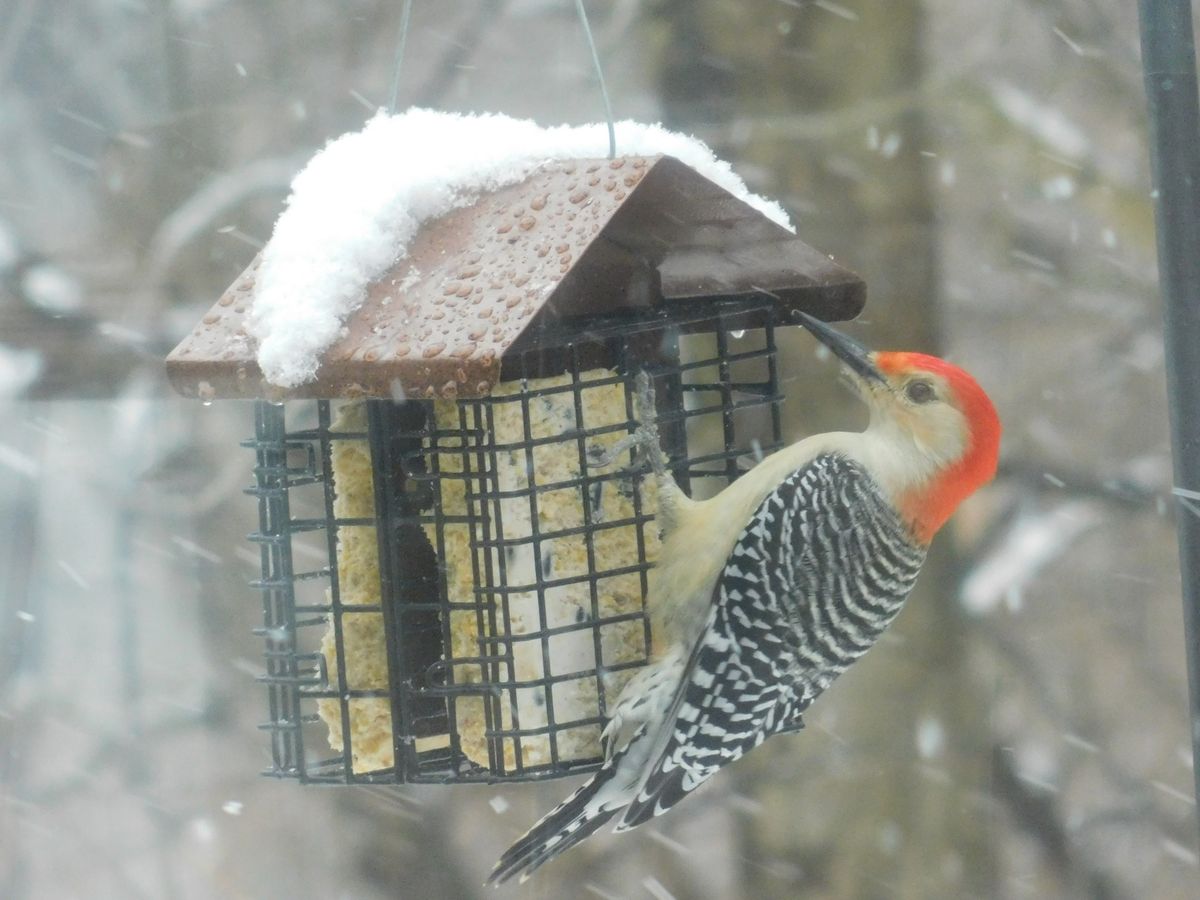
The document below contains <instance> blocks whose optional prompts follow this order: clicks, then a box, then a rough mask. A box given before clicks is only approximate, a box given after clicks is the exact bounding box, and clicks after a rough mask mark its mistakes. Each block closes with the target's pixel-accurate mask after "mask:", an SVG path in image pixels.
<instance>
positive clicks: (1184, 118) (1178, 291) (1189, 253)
mask: <svg viewBox="0 0 1200 900" xmlns="http://www.w3.org/2000/svg"><path fill="white" fill-rule="evenodd" d="M1138 13H1139V17H1140V20H1141V31H1142V69H1143V73H1144V75H1145V80H1146V96H1147V99H1148V102H1149V110H1150V151H1151V161H1152V165H1153V173H1154V189H1155V190H1154V196H1155V204H1154V206H1155V212H1156V218H1157V221H1158V268H1159V283H1160V284H1161V286H1162V299H1163V331H1164V332H1165V334H1164V337H1165V340H1166V349H1167V357H1166V359H1167V391H1168V403H1169V408H1170V413H1171V438H1172V449H1173V451H1174V456H1175V488H1176V493H1177V494H1178V495H1179V497H1180V499H1186V497H1185V496H1184V495H1185V494H1190V493H1191V492H1195V491H1200V104H1198V103H1197V93H1196V49H1195V46H1194V45H1193V41H1192V9H1191V2H1190V0H1139V3H1138ZM1176 518H1177V525H1178V530H1179V564H1180V567H1181V569H1182V575H1183V622H1184V635H1185V638H1186V640H1187V665H1188V690H1189V695H1190V698H1191V699H1190V712H1191V731H1192V763H1193V773H1196V772H1197V769H1196V764H1197V763H1200V645H1198V642H1200V515H1197V514H1196V512H1195V508H1194V505H1191V508H1189V504H1184V503H1179V504H1177V517H1176ZM1196 792H1197V795H1198V796H1200V776H1198V777H1197V779H1196Z"/></svg>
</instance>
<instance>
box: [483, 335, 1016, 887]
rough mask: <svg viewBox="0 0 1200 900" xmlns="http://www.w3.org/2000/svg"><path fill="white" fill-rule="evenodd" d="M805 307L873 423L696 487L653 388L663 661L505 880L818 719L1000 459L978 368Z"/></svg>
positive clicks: (631, 819)
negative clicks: (854, 329)
mask: <svg viewBox="0 0 1200 900" xmlns="http://www.w3.org/2000/svg"><path fill="white" fill-rule="evenodd" d="M802 322H803V324H804V325H805V326H806V327H807V328H808V329H809V330H810V331H811V332H813V334H814V335H815V336H816V337H817V338H818V339H819V340H821V342H822V343H824V344H825V345H826V346H828V347H829V349H830V350H832V351H833V353H835V354H836V355H837V356H838V357H839V358H840V359H841V360H842V361H843V362H844V363H845V364H846V367H847V369H848V371H849V373H850V376H851V377H850V380H851V382H852V384H853V385H854V386H855V388H856V389H857V392H858V394H859V395H860V396H861V397H862V399H863V400H864V401H865V402H866V404H867V406H868V407H870V413H871V418H870V424H869V425H868V426H867V428H866V430H865V431H863V432H861V433H847V432H833V433H829V434H821V435H816V436H814V437H810V438H807V439H805V440H802V441H800V442H798V443H796V444H793V445H792V446H790V447H787V448H786V449H783V450H780V451H779V452H777V453H775V454H773V455H771V456H769V457H767V458H766V459H764V460H763V461H762V462H761V463H759V464H758V465H757V466H756V467H755V468H753V469H752V470H751V471H750V472H748V473H746V474H745V475H744V476H742V477H741V478H740V479H739V480H737V481H735V482H734V483H733V484H731V485H730V486H729V487H727V488H725V489H724V490H723V491H721V493H719V494H717V495H716V496H715V497H713V498H711V499H709V500H704V501H694V500H691V499H689V498H688V497H687V496H686V495H685V494H684V493H683V492H682V491H681V490H680V489H679V487H678V486H677V485H676V484H675V482H674V480H673V479H672V478H671V477H670V475H668V474H667V473H666V471H665V469H664V468H663V465H662V460H661V452H660V450H659V447H658V434H657V431H656V429H655V427H654V424H653V421H652V420H651V418H650V416H649V415H648V413H651V412H652V411H653V403H649V404H646V403H645V401H643V404H642V411H641V412H640V413H639V415H641V417H642V418H643V420H644V421H643V423H642V425H641V427H640V428H639V429H638V431H637V432H636V433H635V434H634V435H632V436H631V437H630V438H629V439H627V440H628V443H626V446H628V445H629V443H637V444H640V445H644V446H646V447H647V448H648V449H649V450H650V451H651V452H650V456H651V459H652V460H653V461H654V464H655V469H656V474H657V478H658V482H659V498H660V501H659V514H660V520H661V525H662V528H663V532H664V542H663V547H662V553H661V555H660V557H659V560H658V563H657V565H656V566H655V568H654V569H653V571H652V572H651V579H650V589H649V594H648V596H647V609H648V611H649V614H650V617H651V626H652V633H653V637H654V647H653V652H652V655H651V662H650V664H649V665H647V666H646V667H645V668H643V669H641V670H639V671H638V673H637V675H635V676H634V677H633V678H632V679H631V680H630V681H629V683H628V684H627V685H626V686H625V688H624V690H623V691H622V692H621V695H620V696H619V697H618V699H617V702H616V704H615V705H614V707H613V711H612V716H611V718H610V719H609V721H608V724H607V725H606V727H605V729H604V734H603V741H604V750H605V761H604V764H603V765H602V766H601V768H600V769H599V770H598V771H597V772H596V773H595V774H594V775H593V776H592V778H591V780H589V781H588V782H587V783H586V784H584V785H583V786H582V787H580V788H579V789H578V790H577V791H575V793H574V794H572V795H571V796H570V797H568V798H567V799H566V800H564V801H563V802H562V803H561V804H560V805H559V806H558V807H557V808H556V809H554V810H553V811H552V812H551V813H550V814H549V815H547V816H546V817H545V818H543V819H542V820H541V821H540V822H538V823H537V824H536V825H534V826H533V828H531V829H530V830H529V832H528V833H527V834H526V835H525V836H524V837H523V838H521V839H520V840H519V841H517V842H516V843H515V844H514V845H513V846H512V847H510V848H509V849H508V851H507V852H506V853H505V854H504V856H503V857H502V858H501V859H500V861H499V862H498V863H497V864H496V868H495V870H494V871H493V872H492V875H491V879H490V880H491V881H492V882H495V883H499V882H503V881H505V880H507V879H508V878H511V877H512V876H513V875H516V874H518V873H519V874H520V875H521V877H522V880H523V879H524V878H527V877H528V876H529V875H530V873H532V872H533V871H534V870H535V869H537V868H538V867H539V866H541V865H542V864H543V863H545V862H546V861H547V860H549V859H551V858H553V857H555V856H557V855H558V854H559V853H562V852H563V851H564V850H566V849H567V848H569V847H571V846H573V845H574V844H577V843H578V842H579V841H581V840H583V839H584V838H585V837H587V836H588V835H590V834H592V833H593V832H595V831H596V830H597V829H599V828H600V827H601V826H602V825H604V824H605V823H606V822H608V821H609V820H611V819H613V818H614V817H617V816H619V817H620V818H619V819H618V821H617V824H616V828H615V830H616V831H626V830H628V829H630V828H633V827H634V826H637V825H640V824H642V823H643V822H645V821H647V820H648V819H650V818H652V817H654V816H656V815H659V814H660V813H662V812H664V811H666V810H667V809H669V808H670V807H672V806H674V805H675V804H676V803H677V802H679V801H680V800H681V799H683V798H684V797H685V796H687V794H688V793H689V792H690V791H692V790H693V789H694V788H696V787H698V786H699V785H700V784H702V783H703V782H704V781H706V780H707V779H708V778H710V777H711V776H712V775H713V774H714V773H715V772H716V771H717V770H718V769H720V768H721V767H722V766H724V765H726V764H728V763H731V762H733V761H734V760H736V759H738V758H739V757H741V756H742V755H743V754H745V753H746V752H747V751H749V750H752V749H753V748H755V747H757V746H758V745H759V744H761V743H762V742H763V741H764V740H766V739H767V738H768V737H771V736H772V735H775V734H781V733H786V732H789V731H795V730H798V729H799V728H801V727H802V726H803V722H802V719H801V714H802V713H803V712H804V710H805V709H807V708H808V706H809V704H811V703H812V702H813V700H815V699H816V698H817V697H818V696H819V695H820V694H821V692H822V691H824V690H825V689H826V688H827V687H829V685H830V683H832V682H833V680H834V679H835V678H837V677H838V676H839V675H840V674H842V672H844V671H846V669H847V668H848V667H849V666H850V665H851V663H853V662H854V661H855V660H856V659H858V658H859V657H860V656H862V654H863V653H865V652H866V651H867V650H868V649H869V648H870V647H871V646H872V645H873V644H874V643H875V641H876V640H877V639H878V638H879V636H880V634H881V633H882V632H883V630H884V629H885V628H886V627H887V626H888V624H890V623H891V621H892V620H893V619H894V618H895V616H896V614H897V613H898V612H899V611H900V608H901V606H902V604H903V603H904V600H905V598H906V597H907V596H908V594H909V592H910V591H911V590H912V587H913V583H914V582H915V581H916V578H917V573H918V571H920V568H921V564H922V562H923V561H924V559H925V550H926V547H927V546H928V544H929V541H930V539H931V538H932V537H933V535H934V533H935V532H936V531H937V530H938V529H939V528H940V527H941V526H942V524H943V523H944V522H945V521H946V520H947V519H948V518H949V517H950V515H951V513H953V512H954V509H955V507H957V506H958V504H959V503H960V502H961V501H962V500H963V499H965V498H966V497H967V496H969V495H970V494H971V493H972V492H973V491H974V490H975V489H976V488H978V487H979V486H980V485H982V484H984V483H985V482H987V481H988V480H990V479H991V477H992V475H993V474H994V473H995V470H996V459H997V454H998V451H999V445H1000V421H999V419H998V418H997V416H996V411H995V409H994V408H993V406H992V403H991V401H990V400H989V399H988V397H987V395H986V394H985V393H984V392H983V390H982V389H981V388H980V387H979V385H978V384H976V383H975V380H974V379H973V378H972V377H971V376H970V375H968V374H967V373H966V372H964V371H963V370H962V369H960V368H958V367H957V366H954V365H951V364H950V363H948V362H945V361H943V360H941V359H938V358H936V357H932V356H925V355H923V354H919V353H885V352H880V353H870V352H868V351H867V350H866V349H865V348H863V347H862V346H860V345H859V344H857V343H856V342H855V341H852V340H851V339H849V338H847V337H846V336H844V335H842V334H840V333H838V332H837V331H834V330H833V329H832V328H830V327H829V326H828V325H825V324H824V323H822V322H820V321H818V320H816V319H813V318H811V317H809V316H803V317H802ZM648 390H649V388H648V382H646V383H645V386H644V387H643V392H648ZM610 458H611V457H610Z"/></svg>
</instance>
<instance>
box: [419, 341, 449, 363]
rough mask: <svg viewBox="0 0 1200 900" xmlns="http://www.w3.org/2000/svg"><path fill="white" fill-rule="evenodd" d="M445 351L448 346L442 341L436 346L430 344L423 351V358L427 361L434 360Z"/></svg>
mask: <svg viewBox="0 0 1200 900" xmlns="http://www.w3.org/2000/svg"><path fill="white" fill-rule="evenodd" d="M445 349H446V345H445V344H443V343H442V342H441V341H438V342H437V343H436V344H430V345H429V346H427V347H426V348H425V349H424V350H422V351H421V356H423V357H424V358H425V359H433V358H434V357H435V356H438V355H440V354H441V352H442V351H443V350H445Z"/></svg>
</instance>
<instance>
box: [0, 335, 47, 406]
mask: <svg viewBox="0 0 1200 900" xmlns="http://www.w3.org/2000/svg"><path fill="white" fill-rule="evenodd" d="M44 368H45V360H43V359H42V355H41V354H40V353H38V351H36V350H32V349H28V348H23V347H10V346H8V345H7V344H0V400H8V399H11V398H13V397H19V396H20V395H21V394H23V393H24V392H25V390H26V389H27V388H29V387H30V386H31V385H32V384H33V383H34V382H35V381H37V380H38V377H39V376H40V375H41V374H42V370H43V369H44Z"/></svg>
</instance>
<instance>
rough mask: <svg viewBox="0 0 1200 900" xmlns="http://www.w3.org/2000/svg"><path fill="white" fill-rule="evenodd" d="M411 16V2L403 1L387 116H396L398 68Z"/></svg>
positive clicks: (406, 41) (406, 39)
mask: <svg viewBox="0 0 1200 900" xmlns="http://www.w3.org/2000/svg"><path fill="white" fill-rule="evenodd" d="M410 15H412V0H404V8H403V10H401V12H400V36H399V37H398V38H396V62H395V64H394V65H393V66H392V95H391V97H389V98H388V115H389V116H394V115H395V114H396V100H397V98H398V97H399V96H400V68H401V66H402V64H403V63H404V45H405V44H407V43H408V19H409V16H410Z"/></svg>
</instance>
